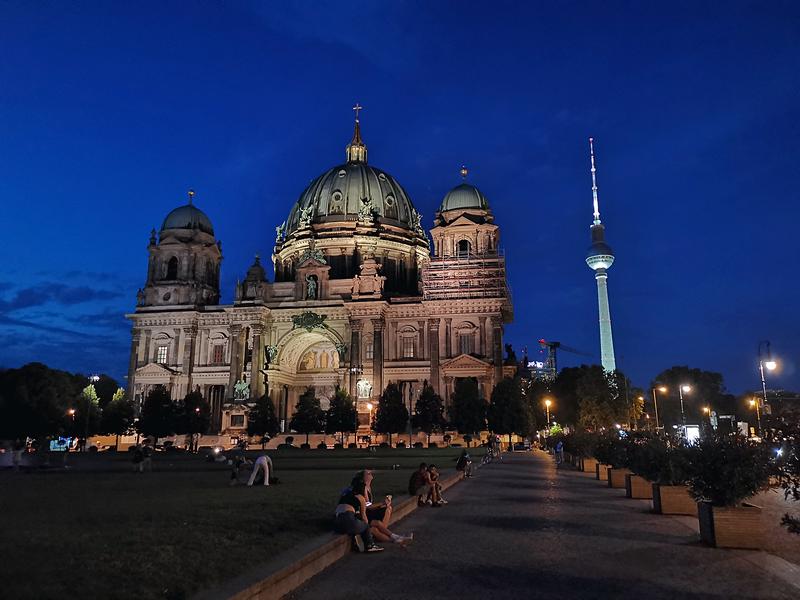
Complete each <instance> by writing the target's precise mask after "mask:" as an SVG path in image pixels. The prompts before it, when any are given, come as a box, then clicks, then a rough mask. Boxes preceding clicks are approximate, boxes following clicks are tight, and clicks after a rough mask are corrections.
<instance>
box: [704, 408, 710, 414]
mask: <svg viewBox="0 0 800 600" xmlns="http://www.w3.org/2000/svg"><path fill="white" fill-rule="evenodd" d="M703 412H704V413H706V414H710V413H711V409H710V408H709V407H707V406H704V407H703Z"/></svg>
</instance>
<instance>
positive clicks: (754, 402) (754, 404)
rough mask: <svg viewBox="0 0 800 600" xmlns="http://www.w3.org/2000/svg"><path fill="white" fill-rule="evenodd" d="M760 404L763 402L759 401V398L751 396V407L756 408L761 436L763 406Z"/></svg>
mask: <svg viewBox="0 0 800 600" xmlns="http://www.w3.org/2000/svg"><path fill="white" fill-rule="evenodd" d="M759 404H761V403H760V402H759V401H758V398H750V408H755V409H756V422H757V423H758V435H759V436H760V435H761V407H760V406H759Z"/></svg>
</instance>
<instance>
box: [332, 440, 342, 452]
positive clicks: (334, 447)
mask: <svg viewBox="0 0 800 600" xmlns="http://www.w3.org/2000/svg"><path fill="white" fill-rule="evenodd" d="M343 448H344V445H343V444H340V443H339V442H336V443H335V444H334V445H333V449H334V450H342V449H343Z"/></svg>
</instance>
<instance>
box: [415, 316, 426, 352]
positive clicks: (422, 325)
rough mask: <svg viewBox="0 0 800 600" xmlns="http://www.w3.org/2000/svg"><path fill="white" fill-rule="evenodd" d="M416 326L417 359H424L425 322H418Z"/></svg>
mask: <svg viewBox="0 0 800 600" xmlns="http://www.w3.org/2000/svg"><path fill="white" fill-rule="evenodd" d="M418 325H419V327H418V329H417V335H418V336H419V337H418V342H417V348H419V355H418V356H417V358H425V321H419V323H418Z"/></svg>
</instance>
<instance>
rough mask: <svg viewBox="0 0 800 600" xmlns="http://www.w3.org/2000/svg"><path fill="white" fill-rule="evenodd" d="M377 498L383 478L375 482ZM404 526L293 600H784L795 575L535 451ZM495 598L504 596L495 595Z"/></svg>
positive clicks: (797, 586)
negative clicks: (401, 537)
mask: <svg viewBox="0 0 800 600" xmlns="http://www.w3.org/2000/svg"><path fill="white" fill-rule="evenodd" d="M375 483H376V486H377V487H376V492H377V493H378V494H380V476H378V477H377V478H376V482H375ZM446 496H447V498H448V500H449V501H450V504H449V505H448V506H445V507H443V508H440V509H433V508H424V509H421V510H418V511H416V512H415V513H413V514H412V515H411V516H410V517H408V518H407V519H405V520H404V521H401V523H400V524H399V527H398V530H399V531H400V532H406V531H408V530H413V531H414V535H415V540H414V543H413V544H412V545H410V546H409V547H408V548H407V549H403V548H400V547H397V546H394V545H388V548H387V550H386V551H385V552H382V553H380V554H370V555H358V554H352V555H350V556H348V557H347V558H345V559H343V560H342V561H340V562H339V563H337V564H335V565H333V566H332V567H331V568H329V569H328V570H327V571H325V572H323V573H322V574H320V575H319V576H317V577H315V578H314V579H312V580H311V581H310V582H309V583H308V584H307V585H306V586H304V587H303V588H301V589H300V590H298V591H297V592H296V593H295V594H294V595H293V596H292V597H293V598H301V599H304V600H306V599H307V600H312V599H317V598H318V599H320V600H332V599H337V598H347V599H348V600H356V599H360V598H364V599H369V600H378V599H382V598H387V599H390V598H391V599H395V598H396V599H407V598H414V599H420V600H421V599H426V598H437V599H438V598H458V599H460V600H463V599H464V598H489V597H494V598H498V597H503V598H520V599H523V598H524V599H528V598H547V599H548V600H553V599H554V598H564V599H571V598H618V597H619V598H621V597H630V598H647V599H648V600H651V599H656V598H665V599H670V600H674V599H675V598H754V599H755V598H758V599H767V598H787V599H788V598H793V599H796V598H798V597H800V568H798V567H796V566H795V565H791V564H790V563H787V562H786V561H783V560H782V559H780V558H777V557H774V556H771V555H769V554H766V553H763V552H749V551H740V550H718V549H713V548H706V547H704V546H702V545H700V543H699V542H698V541H697V540H698V536H697V534H696V533H695V530H694V529H693V528H692V527H691V522H692V521H691V518H681V517H678V518H675V517H666V516H660V515H653V514H650V513H649V512H648V503H646V502H644V501H636V500H628V499H625V498H624V492H622V491H620V490H611V489H608V488H606V487H603V485H602V484H601V483H600V482H598V481H596V480H595V479H594V478H593V477H590V476H589V475H586V474H582V473H577V472H575V471H561V472H558V473H557V472H556V470H555V468H554V467H553V465H552V462H551V459H550V458H549V457H547V456H545V455H544V454H541V453H538V454H536V455H534V456H531V455H529V454H519V455H511V456H509V455H506V457H505V459H504V462H503V463H496V464H492V465H488V466H487V467H485V468H483V469H481V470H480V471H478V474H477V476H476V477H475V478H474V479H472V480H470V481H466V482H463V483H460V484H458V485H457V486H455V487H454V488H452V489H451V490H450V491H449V493H447V494H446ZM500 594H502V596H500Z"/></svg>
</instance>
